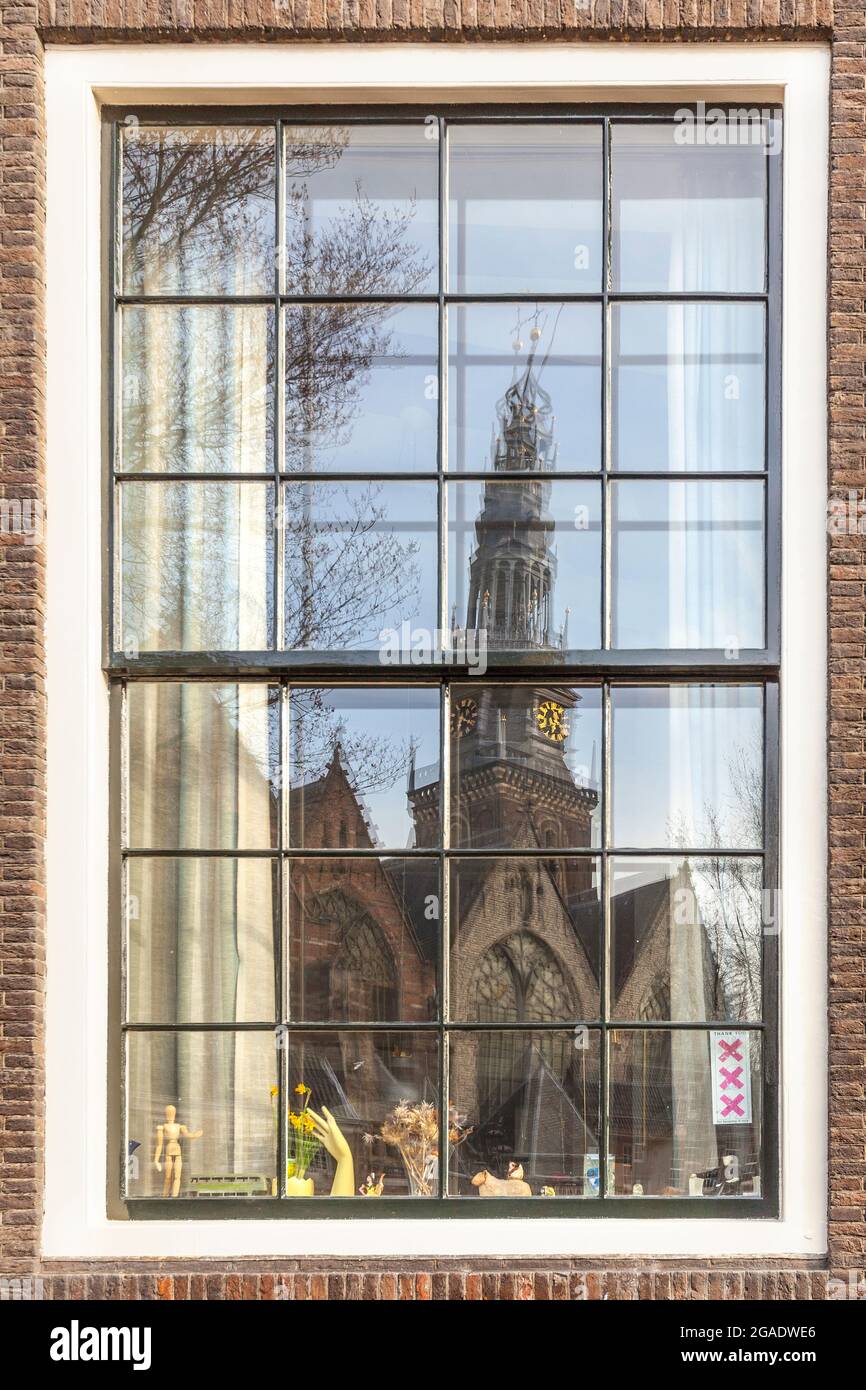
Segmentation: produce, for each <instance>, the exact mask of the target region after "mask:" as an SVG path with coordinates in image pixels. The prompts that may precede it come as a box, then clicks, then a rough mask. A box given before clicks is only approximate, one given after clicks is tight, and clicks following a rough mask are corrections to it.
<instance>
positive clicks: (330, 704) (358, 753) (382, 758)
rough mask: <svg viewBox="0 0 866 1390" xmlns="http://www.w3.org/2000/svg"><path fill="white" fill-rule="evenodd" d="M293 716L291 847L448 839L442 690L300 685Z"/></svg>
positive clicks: (292, 700)
mask: <svg viewBox="0 0 866 1390" xmlns="http://www.w3.org/2000/svg"><path fill="white" fill-rule="evenodd" d="M289 723H290V727H289V764H290V768H291V785H290V790H289V817H290V821H289V843H290V844H292V845H296V846H303V847H304V848H306V849H340V848H346V849H349V850H352V849H373V848H382V849H385V848H391V849H395V850H399V849H410V848H412V847H414V846H417V847H419V848H427V847H429V846H431V845H436V844H438V842H439V691H438V689H436V688H435V687H430V686H412V687H411V688H405V687H404V688H402V689H401V688H399V687H393V688H392V687H385V686H382V687H378V688H376V689H363V688H359V687H354V688H353V687H346V688H343V689H337V690H327V689H321V688H318V687H306V688H305V687H302V686H298V687H295V688H294V689H293V690H292V691H291V694H290V697H289Z"/></svg>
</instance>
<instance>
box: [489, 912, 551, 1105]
mask: <svg viewBox="0 0 866 1390" xmlns="http://www.w3.org/2000/svg"><path fill="white" fill-rule="evenodd" d="M469 999H470V1005H469V1007H470V1010H473V1011H474V1019H475V1020H477V1021H478V1022H479V1023H526V1024H527V1025H531V1024H533V1023H556V1022H558V1021H560V1020H567V1019H569V1018H571V1017H573V1015H574V1010H575V1007H576V1001H575V998H574V992H573V990H572V989H571V987H570V985H569V984H568V981H567V980H566V977H565V974H564V972H563V970H562V967H561V966H560V964H559V962H558V960H557V959H556V956H555V955H554V953H553V951H551V949H550V947H549V946H547V945H546V944H545V943H544V942H543V941H542V940H541V939H540V938H539V937H537V936H536V935H535V934H534V933H533V932H528V931H517V932H512V933H511V935H510V936H506V937H503V939H502V940H501V941H497V942H496V944H495V945H494V946H491V947H490V949H489V950H488V951H486V952H485V954H484V955H483V956H482V958H481V961H480V962H479V964H478V967H477V969H476V971H475V976H474V979H473V981H472V987H471V989H470V993H469ZM533 1043H534V1045H535V1047H536V1048H537V1049H538V1050H539V1051H540V1052H541V1054H542V1055H543V1056H544V1059H545V1061H546V1062H547V1063H548V1064H549V1065H550V1067H551V1069H552V1070H553V1071H554V1072H555V1073H556V1074H557V1075H562V1073H563V1070H564V1068H565V1067H566V1066H567V1064H568V1060H569V1058H568V1046H569V1044H568V1039H567V1038H565V1037H563V1035H562V1034H559V1033H539V1034H536V1035H535V1036H534V1038H533ZM526 1046H527V1036H526V1035H525V1034H522V1033H513V1032H503V1033H485V1034H483V1035H482V1037H481V1039H480V1042H479V1049H478V1087H479V1092H480V1093H481V1094H483V1095H485V1096H486V1109H487V1111H488V1113H492V1110H495V1109H498V1108H499V1106H500V1105H506V1104H507V1103H508V1101H509V1100H510V1099H511V1098H512V1097H513V1096H515V1095H516V1094H517V1092H518V1090H519V1089H520V1087H521V1085H522V1082H523V1081H524V1080H525V1075H524V1070H525V1069H524V1056H525V1051H526Z"/></svg>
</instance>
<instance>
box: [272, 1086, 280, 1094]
mask: <svg viewBox="0 0 866 1390" xmlns="http://www.w3.org/2000/svg"><path fill="white" fill-rule="evenodd" d="M279 1094H280V1088H279V1086H272V1087H271V1095H272V1096H278V1095H279Z"/></svg>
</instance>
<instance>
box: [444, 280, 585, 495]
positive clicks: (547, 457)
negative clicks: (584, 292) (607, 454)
mask: <svg viewBox="0 0 866 1390" xmlns="http://www.w3.org/2000/svg"><path fill="white" fill-rule="evenodd" d="M448 332H449V349H448V352H449V358H448V373H449V375H448V414H449V436H448V439H449V443H448V466H449V468H451V469H453V470H460V471H464V470H469V471H473V472H478V471H481V470H484V469H491V470H494V469H495V470H496V471H498V472H509V471H512V470H513V469H516V468H521V469H522V468H528V469H532V470H540V469H563V470H571V471H574V472H583V471H586V470H588V469H597V468H600V467H601V313H600V310H599V308H598V305H595V304H536V305H535V306H534V307H533V306H532V305H530V304H454V305H452V306H451V308H450V309H449V311H448Z"/></svg>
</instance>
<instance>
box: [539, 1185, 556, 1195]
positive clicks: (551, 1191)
mask: <svg viewBox="0 0 866 1390" xmlns="http://www.w3.org/2000/svg"><path fill="white" fill-rule="evenodd" d="M538 1195H539V1197H555V1196H556V1188H555V1187H543V1188H542V1189H541V1191H540V1192H539V1194H538Z"/></svg>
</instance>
